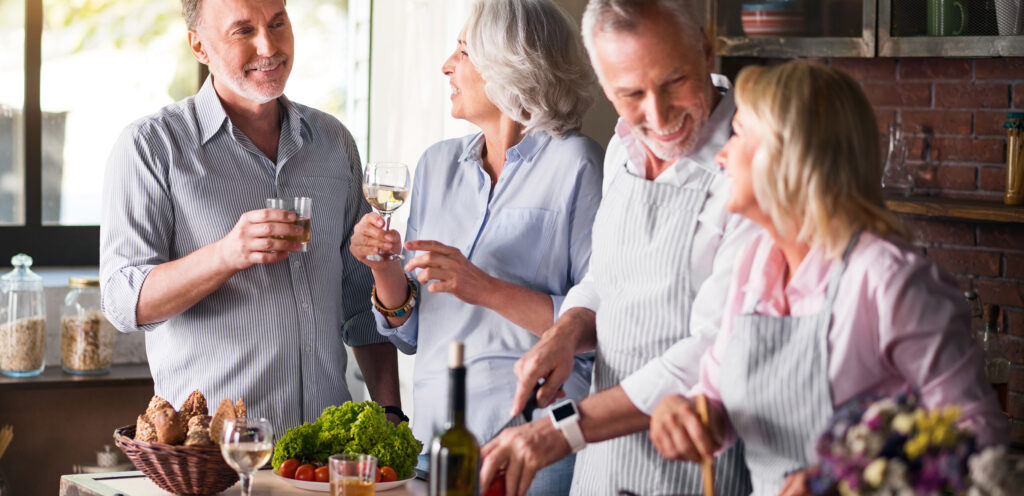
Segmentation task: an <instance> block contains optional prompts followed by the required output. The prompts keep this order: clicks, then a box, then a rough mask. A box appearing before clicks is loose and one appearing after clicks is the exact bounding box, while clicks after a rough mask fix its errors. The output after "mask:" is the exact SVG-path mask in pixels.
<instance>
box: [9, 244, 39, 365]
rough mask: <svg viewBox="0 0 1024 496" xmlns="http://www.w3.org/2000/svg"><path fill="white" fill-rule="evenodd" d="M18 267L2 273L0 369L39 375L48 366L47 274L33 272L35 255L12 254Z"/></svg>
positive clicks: (13, 261) (12, 261) (13, 260)
mask: <svg viewBox="0 0 1024 496" xmlns="http://www.w3.org/2000/svg"><path fill="white" fill-rule="evenodd" d="M11 265H12V266H14V270H12V271H10V272H8V273H7V274H6V275H4V276H3V277H0V291H2V293H3V300H2V303H0V304H3V305H4V306H3V307H2V308H0V372H3V374H4V375H9V376H11V377H30V376H34V375H39V374H41V373H42V372H43V368H44V367H45V366H46V363H45V361H44V359H45V358H46V307H45V305H46V303H45V301H44V297H43V278H42V277H39V276H38V275H37V274H36V273H34V272H32V269H30V268H29V267H31V266H32V257H30V256H28V255H25V254H24V253H19V254H17V255H15V256H13V257H11Z"/></svg>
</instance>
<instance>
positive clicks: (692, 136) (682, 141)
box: [631, 114, 707, 160]
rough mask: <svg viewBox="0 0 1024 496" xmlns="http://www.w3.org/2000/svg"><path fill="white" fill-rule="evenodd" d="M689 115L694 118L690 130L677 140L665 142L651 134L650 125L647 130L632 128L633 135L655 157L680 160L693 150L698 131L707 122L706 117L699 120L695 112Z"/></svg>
mask: <svg viewBox="0 0 1024 496" xmlns="http://www.w3.org/2000/svg"><path fill="white" fill-rule="evenodd" d="M688 115H689V116H690V117H691V118H692V122H693V125H692V126H691V128H690V132H689V134H687V135H686V136H683V137H681V138H679V139H678V140H675V141H669V142H665V141H660V140H658V139H656V138H654V137H652V136H651V134H653V133H654V131H653V130H651V129H650V128H649V127H648V128H647V132H644V129H642V128H641V129H637V130H632V129H631V130H632V132H633V136H635V137H636V138H637V139H639V140H640V142H641V143H643V144H644V146H646V147H647V149H648V150H650V152H651V153H653V154H654V156H655V157H658V158H659V159H661V160H679V159H680V158H682V157H685V156H686V155H688V154H689V153H690V152H692V151H693V147H694V146H695V145H696V144H697V134H698V132H699V131H700V130H701V129H702V128H703V127H704V125H705V124H707V118H706V117H705V118H704V119H701V120H700V121H697V119H696V118H694V117H693V114H688ZM684 119H685V117H684ZM684 125H685V124H684Z"/></svg>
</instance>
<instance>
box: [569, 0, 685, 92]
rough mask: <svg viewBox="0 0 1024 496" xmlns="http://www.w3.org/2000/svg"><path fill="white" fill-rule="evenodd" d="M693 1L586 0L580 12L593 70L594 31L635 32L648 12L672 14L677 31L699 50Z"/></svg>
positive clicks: (595, 64)
mask: <svg viewBox="0 0 1024 496" xmlns="http://www.w3.org/2000/svg"><path fill="white" fill-rule="evenodd" d="M694 3H695V1H694V0H590V2H588V3H587V9H586V10H585V11H584V12H583V44H584V45H585V46H586V47H587V52H588V53H589V54H590V60H591V63H592V64H594V69H595V70H596V69H597V63H596V62H597V61H596V60H595V58H594V57H595V56H596V55H595V53H594V35H595V34H597V33H598V32H607V33H620V32H626V33H635V32H636V31H637V29H639V27H640V21H641V20H642V19H643V17H644V16H645V15H649V14H650V13H651V12H652V11H654V12H658V11H660V13H664V14H668V15H670V16H672V18H674V19H675V20H676V24H677V25H678V26H679V30H680V31H681V32H682V33H684V36H685V37H686V38H689V40H690V41H691V42H693V43H694V48H695V49H699V48H700V46H701V42H702V41H703V34H702V29H703V22H701V20H700V19H699V18H698V17H697V13H696V12H694V10H693V4H694ZM600 76H601V75H600V74H598V77H600Z"/></svg>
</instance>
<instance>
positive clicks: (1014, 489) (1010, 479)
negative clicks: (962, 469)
mask: <svg viewBox="0 0 1024 496" xmlns="http://www.w3.org/2000/svg"><path fill="white" fill-rule="evenodd" d="M967 465H968V466H969V467H970V470H971V488H970V489H969V490H968V492H967V494H968V496H1011V495H1014V494H1020V488H1022V487H1024V460H1017V461H1016V462H1014V461H1013V460H1012V459H1011V458H1010V457H1009V456H1008V455H1007V454H1006V446H996V447H992V448H988V449H986V450H985V451H982V452H981V453H977V454H974V455H971V458H970V460H968V462H967Z"/></svg>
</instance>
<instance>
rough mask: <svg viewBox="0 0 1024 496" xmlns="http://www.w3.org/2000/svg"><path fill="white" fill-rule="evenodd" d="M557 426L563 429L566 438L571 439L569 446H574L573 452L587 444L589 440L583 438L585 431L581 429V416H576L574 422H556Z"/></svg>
mask: <svg viewBox="0 0 1024 496" xmlns="http://www.w3.org/2000/svg"><path fill="white" fill-rule="evenodd" d="M555 427H557V428H558V430H560V431H562V435H563V436H565V440H566V441H569V447H570V448H572V452H573V453H576V452H578V451H579V450H581V449H583V448H584V447H586V446H587V440H586V439H583V431H582V430H581V429H580V422H579V416H576V418H575V419H573V421H572V422H559V423H558V424H555Z"/></svg>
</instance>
